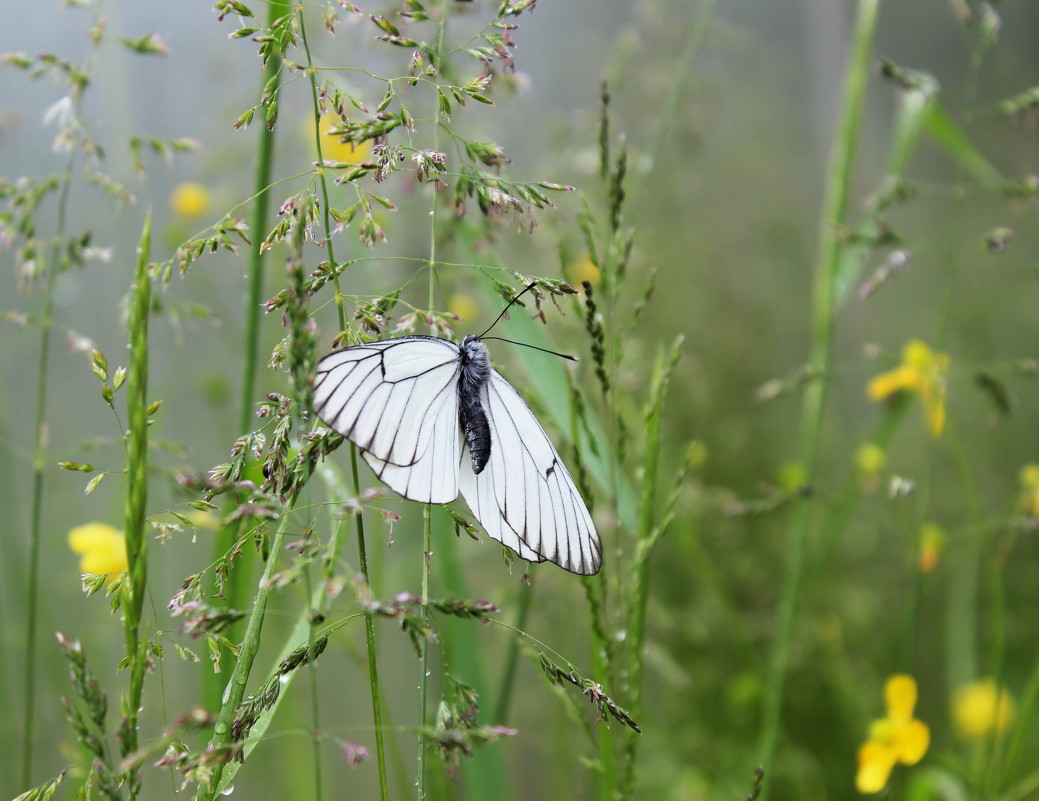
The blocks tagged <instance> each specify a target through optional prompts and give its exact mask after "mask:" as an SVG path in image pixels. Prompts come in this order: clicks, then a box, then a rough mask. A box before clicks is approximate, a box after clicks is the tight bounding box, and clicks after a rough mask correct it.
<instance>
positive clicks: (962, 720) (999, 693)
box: [952, 679, 1016, 740]
mask: <svg viewBox="0 0 1039 801" xmlns="http://www.w3.org/2000/svg"><path fill="white" fill-rule="evenodd" d="M1015 711H1016V710H1015V708H1014V701H1013V699H1012V698H1011V697H1010V694H1009V693H1007V691H1006V690H1005V689H1002V688H999V687H997V686H996V682H995V680H994V679H978V680H977V681H974V682H971V683H970V684H967V685H964V686H963V687H960V688H959V689H958V690H957V691H956V692H955V693H954V694H953V696H952V719H953V722H954V723H955V724H956V731H957V733H958V734H959V735H960V736H961V737H963V738H964V739H965V740H982V739H984V738H986V737H990V736H992V735H995V734H1002V733H1003V732H1005V731H1006V730H1007V729H1008V728H1009V727H1010V724H1011V723H1013V721H1014V713H1015Z"/></svg>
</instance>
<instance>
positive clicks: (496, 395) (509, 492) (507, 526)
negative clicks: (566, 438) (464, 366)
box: [458, 370, 602, 575]
mask: <svg viewBox="0 0 1039 801" xmlns="http://www.w3.org/2000/svg"><path fill="white" fill-rule="evenodd" d="M483 407H484V411H485V412H486V414H487V422H488V424H489V425H490V428H491V456H490V459H489V460H488V462H487V465H486V467H485V468H484V469H483V471H482V472H481V473H479V474H476V473H473V470H472V464H471V461H470V459H469V454H468V449H465V451H463V453H462V455H461V458H462V463H461V464H460V466H459V477H458V484H459V488H460V489H461V491H462V495H463V497H464V498H465V500H466V503H468V504H469V508H470V509H471V510H472V512H473V514H474V515H475V516H476V519H477V520H479V521H480V524H481V525H482V526H483V527H484V530H486V531H487V533H488V534H489V535H490V536H491V537H493V538H494V539H496V540H498V541H499V542H500V543H502V544H503V545H506V546H508V547H509V548H512V549H513V550H514V551H516V552H517V553H518V554H519V555H520V557H522V558H523V559H528V560H530V561H538V562H540V561H544V560H546V559H547V560H549V561H551V562H555V563H556V564H557V565H559V566H560V567H562V568H563V569H565V570H569V571H570V572H572V573H580V574H583V575H591V574H593V573H597V572H599V567H600V565H601V564H602V545H601V544H600V542H599V535H598V534H597V533H596V531H595V524H594V523H593V522H592V518H591V515H590V514H589V513H588V507H587V506H586V505H585V503H584V500H583V499H582V498H581V494H580V492H578V490H577V487H576V486H575V485H574V481H573V479H572V478H571V477H570V473H568V472H567V469H566V467H565V466H564V465H563V462H562V460H561V459H560V458H559V454H558V453H557V452H556V449H555V447H553V445H552V442H551V440H549V438H548V435H547V434H546V433H545V431H544V429H542V428H541V425H540V424H539V423H538V421H537V418H535V417H534V414H533V412H531V411H530V409H529V408H528V407H527V404H526V403H525V402H524V401H523V398H521V397H520V395H519V393H518V392H516V390H515V389H513V388H512V385H511V384H509V382H508V381H506V380H505V379H504V378H503V377H502V376H501V375H500V374H499V373H498V372H497V371H495V370H492V371H491V379H490V381H488V382H487V386H486V387H485V395H484V398H483Z"/></svg>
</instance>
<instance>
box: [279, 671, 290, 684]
mask: <svg viewBox="0 0 1039 801" xmlns="http://www.w3.org/2000/svg"><path fill="white" fill-rule="evenodd" d="M278 681H280V682H281V683H282V684H288V683H289V674H288V673H282V674H281V675H280V676H278Z"/></svg>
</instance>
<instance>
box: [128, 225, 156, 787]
mask: <svg viewBox="0 0 1039 801" xmlns="http://www.w3.org/2000/svg"><path fill="white" fill-rule="evenodd" d="M150 255H151V215H149V216H148V217H146V218H145V221H144V231H143V232H142V234H141V241H140V244H138V246H137V270H136V273H135V274H134V287H133V293H132V295H131V303H130V354H131V356H130V369H129V370H128V371H127V376H126V416H127V429H128V432H129V433H128V435H127V442H126V560H127V565H128V569H129V576H130V587H129V597H126V596H124V598H123V604H122V611H123V631H124V635H125V640H126V657H127V660H128V661H129V665H130V687H129V690H128V692H127V698H126V701H125V703H124V708H123V715H124V719H125V720H124V723H123V725H122V732H121V733H122V738H121V739H122V742H121V749H120V750H121V752H122V754H123V756H126V755H127V754H131V753H133V752H134V751H136V750H137V715H138V711H139V710H140V708H141V694H142V692H143V690H144V674H145V668H146V666H147V664H148V658H147V640H142V639H141V614H142V612H143V610H144V597H145V594H146V591H147V584H148V537H147V536H146V534H145V527H146V526H147V521H146V520H145V514H146V512H147V504H148V319H149V317H150V315H151V280H150V278H149V276H148V262H149V260H150ZM129 789H130V797H131V798H134V797H136V795H137V792H138V790H139V789H140V787H139V781H138V780H137V778H136V774H134V775H131V777H130V780H129Z"/></svg>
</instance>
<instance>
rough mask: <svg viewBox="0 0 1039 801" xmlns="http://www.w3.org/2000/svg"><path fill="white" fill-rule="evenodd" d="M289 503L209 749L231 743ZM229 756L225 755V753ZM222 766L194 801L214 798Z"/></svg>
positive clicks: (288, 516)
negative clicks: (232, 730) (233, 725)
mask: <svg viewBox="0 0 1039 801" xmlns="http://www.w3.org/2000/svg"><path fill="white" fill-rule="evenodd" d="M291 512H292V508H291V504H290V505H289V507H288V508H286V509H285V510H284V512H283V513H282V515H281V519H280V521H279V523H278V529H277V531H276V532H275V534H274V538H273V540H272V542H271V547H270V557H269V558H268V559H267V563H266V565H265V566H264V569H263V576H262V577H261V579H260V586H259V589H258V590H257V591H256V598H255V600H254V603H253V608H252V611H251V612H250V613H249V620H248V622H247V623H246V627H245V636H244V638H243V640H242V647H241V651H240V652H239V654H238V661H237V662H235V666H234V669H233V670H232V672H231V678H230V679H229V680H228V682H227V687H226V689H225V690H224V699H223V705H222V706H221V708H220V713H219V715H218V717H217V722H216V725H215V726H214V727H213V737H212V738H211V739H210V741H209V750H210V752H215V753H220V752H221V751H225V752H226V751H228V750H229V748H230V746H231V744H232V740H231V727H232V724H233V723H234V718H235V712H236V711H237V709H238V706H239V704H241V702H242V698H244V697H245V687H246V685H247V684H248V683H249V674H250V673H251V672H252V668H253V663H254V662H255V661H256V654H257V653H258V652H259V650H260V634H261V633H262V631H263V622H264V617H265V616H266V614H267V604H268V603H269V602H270V596H271V593H272V592H273V591H274V582H273V578H274V574H275V572H276V571H277V567H278V557H279V556H281V552H282V551H283V550H284V549H285V536H286V531H287V530H288V527H289V521H290V519H291ZM228 756H229V754H228ZM222 773H223V765H217V766H216V767H215V768H214V770H213V776H212V779H211V780H210V782H209V784H202V785H199V789H198V793H197V794H196V796H195V797H196V799H198V801H214V799H215V798H216V796H217V788H218V787H220V779H221V774H222Z"/></svg>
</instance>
